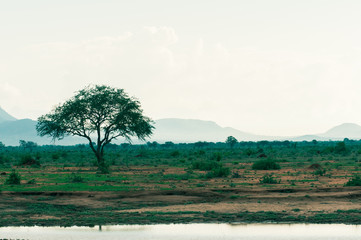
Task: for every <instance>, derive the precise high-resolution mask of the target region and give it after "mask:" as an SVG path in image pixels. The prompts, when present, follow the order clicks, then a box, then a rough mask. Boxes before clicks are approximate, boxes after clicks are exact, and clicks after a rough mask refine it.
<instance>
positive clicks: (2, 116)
mask: <svg viewBox="0 0 361 240" xmlns="http://www.w3.org/2000/svg"><path fill="white" fill-rule="evenodd" d="M36 124H37V122H36V121H34V120H31V119H20V120H17V119H16V118H14V117H12V116H11V115H10V114H8V113H7V112H5V111H4V110H3V109H2V108H0V141H1V142H3V143H4V144H5V145H7V146H9V145H10V146H16V145H19V140H25V141H33V142H36V143H38V144H39V145H48V144H54V142H52V140H51V138H48V137H40V136H38V135H37V132H36ZM228 136H233V137H235V138H236V139H237V140H238V141H261V140H269V141H272V140H280V141H284V140H290V141H312V140H314V139H315V140H317V141H329V140H343V139H344V138H349V139H357V140H359V139H361V126H359V125H357V124H354V123H344V124H341V125H339V126H336V127H334V128H331V129H330V130H328V131H327V132H325V133H322V134H313V135H304V136H294V137H277V136H261V135H255V134H252V133H247V132H242V131H239V130H237V129H234V128H230V127H221V126H219V125H218V124H217V123H215V122H212V121H203V120H198V119H179V118H166V119H159V120H156V121H155V130H154V133H153V135H152V136H151V138H150V139H146V141H157V142H160V143H161V142H165V141H172V142H175V143H179V142H197V141H207V142H224V141H225V140H226V138H227V137H228ZM121 142H124V139H122V138H120V139H118V140H117V141H114V143H116V144H119V143H121ZM80 143H87V141H86V140H85V139H83V138H80V137H66V138H65V139H63V140H60V141H56V142H55V144H57V145H75V144H80ZM134 143H141V142H140V141H138V140H134Z"/></svg>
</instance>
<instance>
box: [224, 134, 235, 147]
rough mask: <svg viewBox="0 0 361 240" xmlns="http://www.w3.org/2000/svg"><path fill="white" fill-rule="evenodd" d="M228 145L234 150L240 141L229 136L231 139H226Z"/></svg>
mask: <svg viewBox="0 0 361 240" xmlns="http://www.w3.org/2000/svg"><path fill="white" fill-rule="evenodd" d="M226 143H227V144H228V145H229V146H230V147H231V148H233V147H234V145H236V144H237V143H238V141H237V139H236V138H235V137H233V136H229V137H227V139H226Z"/></svg>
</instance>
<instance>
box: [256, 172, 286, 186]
mask: <svg viewBox="0 0 361 240" xmlns="http://www.w3.org/2000/svg"><path fill="white" fill-rule="evenodd" d="M259 182H260V183H263V184H278V183H280V182H281V180H279V181H277V180H276V179H275V178H274V177H273V175H272V174H266V175H264V176H263V177H262V178H261V179H260V180H259Z"/></svg>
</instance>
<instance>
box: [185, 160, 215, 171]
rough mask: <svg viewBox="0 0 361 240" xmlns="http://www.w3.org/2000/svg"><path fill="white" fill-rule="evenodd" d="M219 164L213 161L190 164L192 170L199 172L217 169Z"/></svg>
mask: <svg viewBox="0 0 361 240" xmlns="http://www.w3.org/2000/svg"><path fill="white" fill-rule="evenodd" d="M220 166H221V164H220V163H218V162H215V161H194V162H192V169H197V170H201V171H210V170H212V169H215V168H219V167H220Z"/></svg>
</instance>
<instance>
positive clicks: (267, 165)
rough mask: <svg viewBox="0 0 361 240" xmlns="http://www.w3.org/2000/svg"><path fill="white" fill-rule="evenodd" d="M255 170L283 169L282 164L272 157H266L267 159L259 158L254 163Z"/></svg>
mask: <svg viewBox="0 0 361 240" xmlns="http://www.w3.org/2000/svg"><path fill="white" fill-rule="evenodd" d="M252 169H253V170H278V169H281V167H280V165H279V164H278V163H277V162H275V161H273V160H271V159H265V160H259V161H257V162H255V163H253V165H252Z"/></svg>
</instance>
